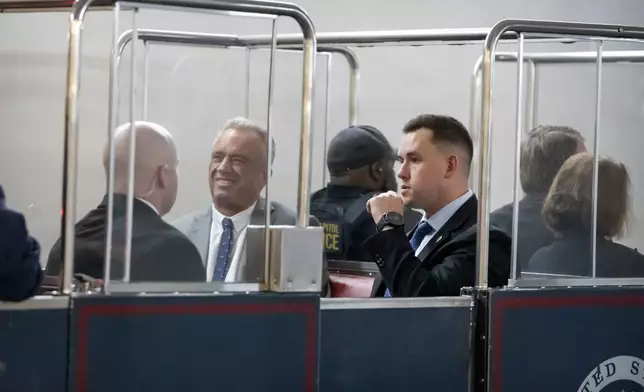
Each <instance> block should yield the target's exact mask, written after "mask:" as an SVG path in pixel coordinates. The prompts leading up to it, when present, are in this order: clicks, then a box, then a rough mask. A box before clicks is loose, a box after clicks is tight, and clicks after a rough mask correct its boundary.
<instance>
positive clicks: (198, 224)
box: [188, 207, 212, 265]
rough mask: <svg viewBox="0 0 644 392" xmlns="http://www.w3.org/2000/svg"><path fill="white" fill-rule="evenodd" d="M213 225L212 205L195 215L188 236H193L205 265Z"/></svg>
mask: <svg viewBox="0 0 644 392" xmlns="http://www.w3.org/2000/svg"><path fill="white" fill-rule="evenodd" d="M211 226H212V207H211V208H208V210H207V211H204V212H201V213H199V214H197V215H196V216H195V217H194V220H193V222H192V225H190V232H189V233H188V237H189V238H192V239H193V241H194V245H195V246H196V247H197V250H198V251H199V254H200V255H201V260H202V261H203V263H204V265H207V264H208V249H209V248H210V227H211Z"/></svg>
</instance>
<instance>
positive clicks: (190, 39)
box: [117, 29, 360, 125]
mask: <svg viewBox="0 0 644 392" xmlns="http://www.w3.org/2000/svg"><path fill="white" fill-rule="evenodd" d="M137 34H138V39H139V40H141V41H143V42H144V43H151V42H154V43H158V44H179V45H190V46H207V47H212V48H246V49H248V50H252V49H259V48H266V47H269V46H270V43H271V39H270V36H269V38H268V39H267V41H266V42H264V43H263V44H262V45H261V46H260V45H257V44H254V45H250V44H249V43H247V42H246V38H244V37H240V36H236V35H230V34H208V33H193V32H187V31H172V30H154V29H138V30H137ZM132 35H133V31H132V30H126V31H124V32H123V33H122V34H121V35H120V37H119V38H118V43H117V48H118V51H117V53H118V54H117V56H118V57H117V63H118V62H119V61H120V57H121V54H122V53H123V50H124V49H125V46H127V44H128V43H130V41H132ZM278 41H279V36H278ZM278 49H280V50H298V51H299V50H301V44H300V45H299V47H294V46H293V47H283V46H281V47H280V45H279V44H278ZM317 51H318V52H320V53H336V54H339V55H341V56H342V57H344V59H345V60H346V61H347V64H348V65H349V70H350V73H349V108H348V113H349V125H353V124H357V122H358V102H359V83H360V62H359V61H358V56H356V54H355V52H354V51H353V50H351V49H349V48H344V47H337V46H321V45H318V47H317ZM247 87H248V85H247Z"/></svg>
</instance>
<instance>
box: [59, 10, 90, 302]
mask: <svg viewBox="0 0 644 392" xmlns="http://www.w3.org/2000/svg"><path fill="white" fill-rule="evenodd" d="M84 3H87V2H84ZM77 7H81V8H84V7H85V5H82V4H81V2H78V3H76V4H74V6H73V9H74V10H75V9H76V8H77ZM83 13H84V12H81V15H80V16H79V17H78V18H77V17H76V12H74V11H72V13H71V14H70V17H69V35H68V41H67V42H68V52H67V91H66V99H65V147H64V155H63V157H64V158H63V194H62V199H63V203H62V204H63V214H62V227H61V231H62V235H63V249H62V254H63V279H62V287H61V291H62V292H63V294H70V293H71V292H72V291H73V289H74V287H73V283H72V278H73V274H74V242H75V239H76V238H75V231H74V224H75V223H76V190H77V174H78V170H77V169H78V86H79V84H80V61H81V56H80V50H81V45H80V40H81V27H82V25H83V16H82V14H83Z"/></svg>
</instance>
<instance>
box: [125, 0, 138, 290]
mask: <svg viewBox="0 0 644 392" xmlns="http://www.w3.org/2000/svg"><path fill="white" fill-rule="evenodd" d="M138 12H139V9H138V8H135V9H134V10H133V11H132V45H131V50H130V53H131V56H132V58H131V59H130V61H131V63H130V72H131V75H130V145H129V153H130V154H129V158H128V177H127V206H126V210H125V211H126V212H125V217H126V218H125V265H124V266H123V281H124V282H126V283H127V282H129V281H130V269H131V268H130V267H131V265H132V216H133V212H134V166H135V159H136V124H135V118H136V111H135V99H136V96H135V92H136V90H135V85H136V78H135V74H136V51H135V48H136V43H137V42H138V30H137V28H136V16H137V14H138Z"/></svg>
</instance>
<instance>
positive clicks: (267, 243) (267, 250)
mask: <svg viewBox="0 0 644 392" xmlns="http://www.w3.org/2000/svg"><path fill="white" fill-rule="evenodd" d="M271 34H272V36H271V53H270V60H269V64H268V104H267V113H266V208H265V210H266V217H265V219H266V224H265V227H264V276H265V279H266V281H265V283H266V284H267V286H270V282H269V279H270V257H271V237H270V225H271V198H270V194H269V188H268V184H269V183H270V177H271V171H272V170H271V169H272V160H273V148H272V147H273V143H272V139H271V130H272V128H273V90H274V84H275V80H274V78H275V48H276V47H277V18H275V19H273V28H272V31H271ZM248 53H250V51H249V52H248ZM247 64H249V65H250V62H248V63H247Z"/></svg>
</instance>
